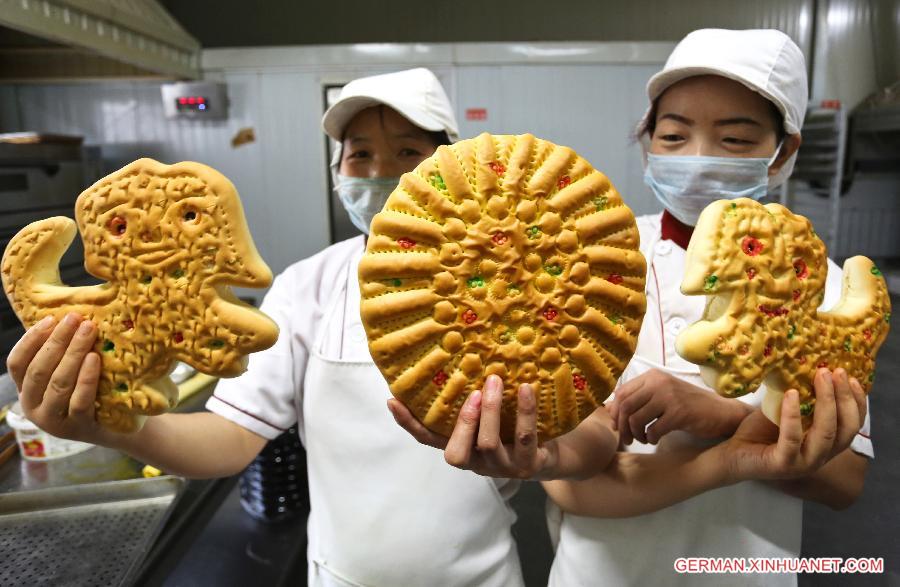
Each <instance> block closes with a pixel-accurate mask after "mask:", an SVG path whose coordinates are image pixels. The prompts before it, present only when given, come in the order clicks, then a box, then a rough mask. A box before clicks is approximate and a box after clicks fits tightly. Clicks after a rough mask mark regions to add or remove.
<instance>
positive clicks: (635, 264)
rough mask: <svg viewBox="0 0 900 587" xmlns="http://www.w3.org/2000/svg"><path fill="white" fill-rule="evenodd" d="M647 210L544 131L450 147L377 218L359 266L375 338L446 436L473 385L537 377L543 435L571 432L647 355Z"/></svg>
mask: <svg viewBox="0 0 900 587" xmlns="http://www.w3.org/2000/svg"><path fill="white" fill-rule="evenodd" d="M638 244H639V237H638V231H637V226H636V225H635V221H634V215H633V214H632V213H631V210H629V209H628V208H627V207H626V206H625V205H624V204H623V203H622V200H621V198H620V197H619V195H618V193H617V192H616V190H615V188H614V187H613V186H612V185H611V184H610V182H609V180H608V179H607V178H606V176H604V175H603V174H602V173H600V172H598V171H596V170H594V169H593V168H592V167H591V165H590V164H589V163H588V162H587V161H585V160H584V159H582V158H581V157H579V156H578V155H577V154H576V153H575V152H574V151H572V150H571V149H569V148H566V147H559V146H557V145H554V144H553V143H550V142H548V141H544V140H541V139H537V138H535V137H533V136H531V135H520V136H510V135H501V136H497V135H495V136H492V135H489V134H482V135H481V136H479V137H477V138H474V139H469V140H464V141H460V142H458V143H456V144H454V145H452V146H443V147H440V148H438V150H437V151H436V152H435V154H434V155H433V156H432V157H431V158H429V159H427V160H425V161H423V162H422V163H421V164H420V165H419V166H418V167H417V168H416V169H415V170H414V171H413V172H412V173H407V174H405V175H404V176H403V177H402V178H401V180H400V185H399V186H398V188H397V189H396V190H395V191H394V192H393V193H392V194H391V196H390V197H389V198H388V201H387V204H386V205H385V207H384V209H383V210H382V212H381V213H379V214H377V215H376V216H375V218H374V220H373V221H372V225H371V235H370V236H369V239H368V242H367V246H366V254H365V256H364V257H363V259H362V261H361V262H360V266H359V278H360V289H361V292H362V305H361V315H362V319H363V324H364V325H365V328H366V332H367V334H368V337H369V349H370V351H371V353H372V357H373V359H374V360H375V363H376V364H377V365H378V367H379V369H380V370H381V372H382V373H383V374H384V376H385V378H386V379H387V381H388V384H389V386H390V388H391V391H392V393H393V394H394V395H395V396H396V397H397V398H398V399H399V400H400V401H402V402H403V403H404V404H405V405H406V406H408V407H409V408H410V410H411V411H412V412H413V414H415V415H416V417H418V418H419V419H420V420H421V421H422V422H423V423H424V424H425V425H426V426H427V427H428V428H430V429H431V430H433V431H435V432H437V433H439V434H443V435H445V436H449V435H450V433H451V432H452V430H453V426H454V424H455V422H456V417H457V415H458V413H459V409H460V407H461V406H462V404H463V402H464V401H465V398H466V396H467V395H468V394H469V393H470V392H471V391H474V390H475V389H479V388H480V387H481V386H482V385H483V383H484V378H485V377H486V376H487V375H489V374H491V373H496V374H498V375H500V376H502V377H503V378H504V382H505V385H506V389H505V390H504V401H503V408H502V414H503V421H502V427H501V437H502V439H503V440H504V441H505V442H508V441H510V440H511V439H512V435H513V431H514V426H515V411H516V391H515V390H516V389H517V388H518V385H519V384H520V383H523V382H529V383H531V384H532V385H533V387H534V389H535V392H536V395H537V404H538V435H539V437H540V438H541V439H542V440H546V439H549V438H553V437H555V436H558V435H560V434H563V433H565V432H567V431H569V430H571V429H572V428H574V427H575V426H576V425H577V424H578V423H579V422H580V421H581V420H582V419H584V418H585V417H586V416H587V415H588V414H590V413H591V412H592V411H593V410H594V409H595V408H596V407H597V406H598V405H600V404H601V403H602V402H603V401H604V400H605V399H606V398H607V397H608V396H609V394H610V393H611V392H612V390H613V387H614V385H615V383H616V381H617V380H618V378H619V375H621V372H622V370H623V369H624V367H625V364H626V363H627V362H628V360H629V359H630V358H631V355H632V354H633V353H634V348H635V343H636V339H637V334H638V332H639V331H640V327H641V321H642V319H643V315H644V310H645V305H646V300H645V297H644V277H645V273H646V264H645V261H644V257H643V256H642V255H641V253H640V251H639V250H638Z"/></svg>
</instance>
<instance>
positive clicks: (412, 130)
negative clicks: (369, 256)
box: [209, 69, 522, 586]
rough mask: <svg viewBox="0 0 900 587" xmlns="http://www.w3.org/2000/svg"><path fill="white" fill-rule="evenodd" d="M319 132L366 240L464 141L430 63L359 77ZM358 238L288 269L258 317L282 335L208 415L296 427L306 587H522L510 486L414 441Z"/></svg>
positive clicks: (268, 428)
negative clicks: (368, 327) (395, 391)
mask: <svg viewBox="0 0 900 587" xmlns="http://www.w3.org/2000/svg"><path fill="white" fill-rule="evenodd" d="M322 126H323V128H324V130H325V132H327V133H328V135H329V136H331V137H332V138H333V139H335V141H337V143H338V148H337V151H336V153H335V158H334V160H333V165H332V171H333V173H334V176H335V178H336V185H337V188H336V189H337V191H338V194H339V195H340V198H341V201H342V202H343V203H344V206H345V207H346V209H347V211H348V213H349V214H350V218H351V219H352V220H353V223H354V224H355V225H356V226H357V227H358V228H359V229H360V230H361V231H362V232H363V233H368V232H369V224H370V223H371V221H372V217H373V216H374V215H375V214H376V213H377V212H379V211H380V210H381V208H382V206H383V205H384V203H385V201H386V200H387V197H388V195H389V194H390V193H391V191H392V190H393V189H394V188H395V187H396V185H397V183H398V182H399V179H400V178H399V176H400V175H402V174H403V173H405V172H407V171H412V170H413V168H415V166H416V165H417V164H418V163H419V162H420V161H422V160H423V159H425V158H427V157H429V156H430V155H431V154H432V152H433V151H434V149H435V148H436V147H437V146H438V145H439V144H443V143H447V142H449V141H453V140H456V139H457V138H458V137H457V126H456V120H455V118H454V115H453V109H452V107H451V105H450V101H449V100H448V99H447V95H446V93H445V92H444V89H443V88H442V87H441V84H440V82H438V80H437V78H436V77H435V76H434V74H433V73H432V72H431V71H429V70H427V69H412V70H408V71H401V72H397V73H389V74H385V75H377V76H372V77H366V78H361V79H357V80H354V81H352V82H350V83H348V84H347V85H346V86H344V88H343V90H342V91H341V94H340V97H339V98H338V100H337V102H336V103H335V104H334V105H333V106H331V108H329V109H328V111H327V112H326V113H325V116H324V118H323V119H322ZM364 248H365V241H364V236H363V235H360V236H357V237H354V238H351V239H349V240H346V241H343V242H340V243H337V244H335V245H332V246H330V247H328V248H327V249H325V250H324V251H322V252H321V253H319V254H317V255H315V256H313V257H311V258H309V259H305V260H303V261H300V262H299V263H296V264H295V265H292V266H291V267H289V268H288V269H286V270H285V271H284V273H282V274H281V275H280V276H278V277H277V278H276V279H275V283H274V284H273V286H272V289H271V291H270V292H269V294H268V296H267V297H266V299H265V301H264V302H263V304H262V310H263V311H264V312H266V313H267V314H268V315H269V316H271V317H272V318H273V319H275V320H276V322H278V325H279V327H280V328H281V336H280V337H279V340H278V343H277V344H276V345H275V346H274V347H273V348H271V349H269V350H267V351H263V352H261V353H257V354H255V355H253V356H252V357H251V359H250V366H249V371H248V372H247V374H246V375H243V376H241V377H239V378H237V379H233V380H227V381H223V382H222V383H220V385H219V388H218V389H217V390H216V393H215V396H214V397H213V398H212V399H211V400H210V402H209V408H210V409H211V410H212V411H214V412H216V413H219V414H221V415H223V416H225V417H226V418H230V419H232V420H234V421H236V422H238V423H240V424H241V425H242V426H246V427H248V428H250V429H251V430H253V431H255V432H256V433H257V434H260V435H262V436H265V437H266V438H274V437H275V436H277V435H278V434H280V433H281V432H282V431H283V430H285V429H287V428H289V427H290V426H291V425H292V424H294V423H295V422H297V423H298V425H299V430H300V435H301V438H302V439H303V442H304V445H305V447H306V451H307V463H308V465H307V466H308V472H309V490H310V506H311V512H310V516H309V522H308V536H309V547H308V558H309V584H310V585H342V586H343V585H377V586H395V585H496V586H507V585H518V584H521V582H522V578H521V570H520V566H519V560H518V555H517V553H516V547H515V542H514V540H513V538H512V535H511V533H510V527H511V524H512V523H513V521H514V520H515V515H514V513H513V512H512V510H511V508H510V507H509V505H508V504H507V501H506V499H507V498H508V497H511V494H512V493H513V492H514V491H515V488H516V486H515V485H514V484H511V483H510V482H507V481H505V480H499V481H494V480H493V479H490V478H486V477H479V476H477V475H473V474H471V473H469V472H467V471H459V470H456V469H451V468H450V467H447V465H446V463H444V460H443V458H442V457H441V454H440V453H438V452H436V451H433V450H431V449H429V448H427V447H423V446H420V445H417V444H416V443H414V442H411V440H410V439H409V437H407V436H406V435H405V433H404V432H403V431H402V430H401V429H399V428H398V427H397V426H396V425H395V424H394V422H393V420H392V418H391V415H390V413H389V412H388V410H387V408H386V407H385V404H386V401H387V399H388V398H390V397H391V393H390V391H389V390H388V387H387V384H386V383H385V381H384V378H383V377H382V376H381V374H380V373H379V371H378V369H377V368H376V367H375V365H374V363H373V362H372V359H371V357H370V355H369V351H368V347H367V344H366V335H365V331H364V330H363V327H362V324H361V323H360V317H359V304H360V292H359V282H358V280H357V267H358V264H359V260H360V258H361V257H362V254H363V252H364Z"/></svg>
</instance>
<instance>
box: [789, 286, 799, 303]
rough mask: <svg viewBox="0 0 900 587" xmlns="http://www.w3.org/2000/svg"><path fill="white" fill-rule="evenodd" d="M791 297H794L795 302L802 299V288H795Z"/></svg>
mask: <svg viewBox="0 0 900 587" xmlns="http://www.w3.org/2000/svg"><path fill="white" fill-rule="evenodd" d="M791 297H792V298H794V301H795V302H796V301H797V300H799V299H800V290H799V289H795V290H794V291H793V292H791Z"/></svg>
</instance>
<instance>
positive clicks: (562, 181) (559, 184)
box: [556, 175, 572, 189]
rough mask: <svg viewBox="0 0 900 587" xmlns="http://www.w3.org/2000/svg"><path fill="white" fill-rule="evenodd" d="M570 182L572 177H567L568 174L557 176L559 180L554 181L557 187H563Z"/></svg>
mask: <svg viewBox="0 0 900 587" xmlns="http://www.w3.org/2000/svg"><path fill="white" fill-rule="evenodd" d="M570 183H572V178H571V177H569V176H568V175H564V176H562V177H560V178H559V181H558V182H556V187H558V188H559V189H563V188H564V187H566V186H567V185H569V184H570Z"/></svg>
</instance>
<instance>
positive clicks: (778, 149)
mask: <svg viewBox="0 0 900 587" xmlns="http://www.w3.org/2000/svg"><path fill="white" fill-rule="evenodd" d="M783 146H784V139H781V141H779V142H778V146H777V147H775V153H774V154H773V155H772V157H771V158H770V159H769V161H768V162H767V163H766V167H772V163H775V160H776V159H778V155H780V154H781V147H783Z"/></svg>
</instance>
